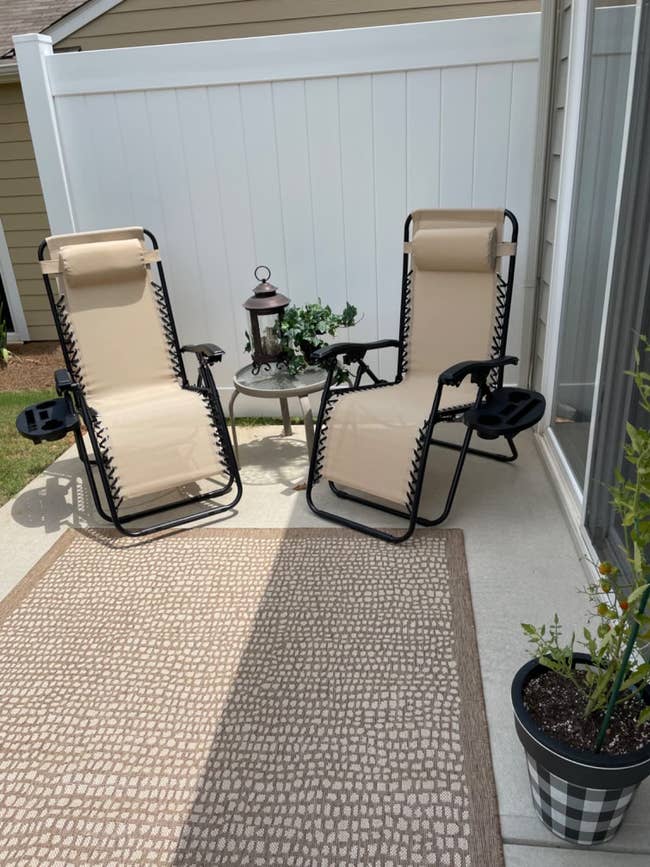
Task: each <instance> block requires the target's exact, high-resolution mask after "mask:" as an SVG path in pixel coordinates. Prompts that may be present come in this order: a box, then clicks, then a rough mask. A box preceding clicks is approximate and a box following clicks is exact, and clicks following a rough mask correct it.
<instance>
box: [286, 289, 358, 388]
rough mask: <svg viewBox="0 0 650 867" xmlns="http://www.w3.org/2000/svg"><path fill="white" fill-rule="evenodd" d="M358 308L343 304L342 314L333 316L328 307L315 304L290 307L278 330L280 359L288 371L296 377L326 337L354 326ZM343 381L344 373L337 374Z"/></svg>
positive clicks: (327, 305)
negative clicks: (281, 358) (281, 351)
mask: <svg viewBox="0 0 650 867" xmlns="http://www.w3.org/2000/svg"><path fill="white" fill-rule="evenodd" d="M356 316H357V308H356V307H355V306H354V305H353V304H349V303H348V304H346V305H345V307H344V308H343V310H342V311H341V313H334V311H333V310H332V308H331V307H330V306H329V304H325V305H323V304H321V302H320V299H318V302H316V303H312V304H304V305H303V306H302V307H297V306H293V305H290V306H289V307H287V309H286V311H285V313H284V316H283V318H282V319H281V320H280V321H279V323H278V325H277V327H278V329H279V331H280V340H281V342H282V349H283V357H284V361H285V364H286V366H287V370H288V372H289V373H290V374H292V375H295V374H298V373H300V372H301V371H303V370H304V369H305V368H306V367H308V365H309V364H310V359H311V355H312V353H313V352H314V351H315V350H316V349H318V348H319V347H321V346H325V343H326V341H325V340H324V337H325V336H329V337H334V336H335V334H336V332H337V330H338V329H339V328H351V327H352V326H353V325H356V322H357V319H356ZM340 374H341V376H342V378H343V379H345V374H344V371H342V370H341V371H340Z"/></svg>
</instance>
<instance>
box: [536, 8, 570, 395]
mask: <svg viewBox="0 0 650 867" xmlns="http://www.w3.org/2000/svg"><path fill="white" fill-rule="evenodd" d="M571 5H572V4H571V2H565V3H563V8H562V12H561V16H562V17H561V20H560V22H559V37H558V38H559V46H558V51H557V54H556V67H555V72H554V78H555V81H554V88H553V97H552V99H553V103H552V105H553V108H552V111H553V114H552V118H551V131H550V136H551V144H550V151H549V154H548V160H549V165H548V176H547V181H546V192H545V202H544V217H543V219H544V236H543V244H542V250H541V260H540V273H539V300H538V308H537V323H536V327H535V352H534V360H533V387H534V388H536V389H539V388H540V387H541V382H542V370H543V367H544V342H545V340H546V322H547V317H548V299H549V293H550V284H551V263H552V261H553V243H554V240H555V219H556V213H557V197H558V187H559V181H560V162H561V159H562V133H563V128H564V107H565V100H566V89H567V73H568V69H569V38H570V35H571Z"/></svg>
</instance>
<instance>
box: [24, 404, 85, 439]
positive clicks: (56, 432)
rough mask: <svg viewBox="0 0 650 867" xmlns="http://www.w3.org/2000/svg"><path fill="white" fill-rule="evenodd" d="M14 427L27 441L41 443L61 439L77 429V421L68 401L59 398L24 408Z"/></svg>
mask: <svg viewBox="0 0 650 867" xmlns="http://www.w3.org/2000/svg"><path fill="white" fill-rule="evenodd" d="M16 427H17V428H18V433H20V434H22V435H23V436H24V437H26V438H27V439H28V440H31V441H32V442H33V443H42V442H43V441H46V442H50V441H52V440H60V439H63V437H64V436H65V435H66V434H67V433H70V431H73V430H76V429H77V428H78V427H79V420H78V418H77V415H76V413H74V412H73V411H72V410H71V408H70V405H69V404H68V401H67V400H66V399H65V398H63V397H60V398H56V399H54V400H46V401H44V402H43V403H34V404H32V405H31V406H28V407H26V408H25V409H24V410H23V411H22V412H21V413H20V415H19V416H18V418H17V419H16Z"/></svg>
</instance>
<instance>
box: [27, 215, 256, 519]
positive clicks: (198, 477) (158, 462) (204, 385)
mask: <svg viewBox="0 0 650 867" xmlns="http://www.w3.org/2000/svg"><path fill="white" fill-rule="evenodd" d="M147 239H148V240H149V241H150V242H151V244H152V247H153V249H152V248H151V247H148V246H147V243H146V241H147ZM46 254H47V256H46ZM39 260H40V262H41V268H42V271H43V278H44V281H45V287H46V290H47V294H48V297H49V300H50V304H51V307H52V313H53V314H54V320H55V323H56V327H57V331H58V334H59V337H60V340H61V346H62V349H63V354H64V358H65V362H66V368H67V371H58V372H57V375H56V384H57V390H58V391H59V394H61V395H62V396H63V398H65V400H67V401H68V405H69V408H70V410H71V411H72V413H74V414H76V415H77V416H78V418H80V419H81V421H82V422H83V424H84V425H85V427H86V428H87V431H88V437H89V440H90V445H91V449H92V453H93V460H91V458H90V456H89V454H88V452H87V449H86V446H85V444H84V441H83V437H82V435H81V432H80V429H79V425H78V424H77V425H76V427H74V428H73V429H74V432H75V436H76V442H77V447H78V449H79V456H80V458H81V460H82V462H83V464H84V466H85V468H86V471H87V473H88V480H89V483H90V489H91V492H92V495H93V498H94V502H95V506H96V507H97V509H98V511H99V512H100V514H101V515H102V517H104V518H105V519H106V520H107V521H112V522H113V523H114V524H115V526H116V527H117V528H118V529H119V530H121V531H122V532H124V533H127V534H128V535H141V534H143V533H150V532H154V531H155V530H161V529H166V528H168V527H172V526H178V525H179V524H183V523H186V522H188V521H192V520H195V519H196V518H199V517H201V518H202V517H206V516H209V515H214V514H217V513H220V512H223V511H225V510H226V509H231V508H232V507H233V506H234V505H235V504H236V502H237V501H238V500H239V498H240V496H241V482H240V479H239V473H238V470H237V465H236V462H235V459H234V455H233V451H232V446H231V443H230V439H229V438H228V432H227V428H226V424H225V421H224V416H223V410H222V407H221V403H220V400H219V395H218V392H217V389H216V388H215V384H214V379H213V377H212V372H211V369H210V365H211V364H213V363H214V362H217V361H220V360H221V358H222V356H223V351H222V350H221V349H220V348H219V347H218V346H215V345H213V344H200V345H195V346H183V347H182V348H181V346H180V344H179V341H178V336H177V333H176V327H175V324H174V318H173V315H172V311H171V306H170V303H169V296H168V293H167V287H166V283H165V275H164V272H163V268H162V264H161V262H160V255H159V252H158V245H157V242H156V239H155V238H154V236H153V235H152V234H151V233H150V232H148V231H146V230H143V229H141V228H125V229H111V230H107V231H101V232H87V233H83V234H71V235H57V236H54V237H50V238H47V239H46V240H45V241H43V243H42V244H41V246H40V248H39ZM154 267H155V268H156V271H155V272H154V271H153V270H152V269H153V268H154ZM53 282H54V283H55V284H56V290H55V288H54V287H53V285H52V284H53ZM183 352H192V353H194V354H195V356H196V359H197V363H198V379H197V382H196V385H190V383H189V380H188V376H187V372H186V369H185V365H184V362H183V357H182V353H183ZM95 472H96V474H97V475H98V476H99V481H100V483H101V486H102V488H103V491H104V495H105V500H106V507H105V506H104V504H103V503H102V501H101V498H100V496H99V490H98V485H97V480H96V477H95ZM203 480H209V481H210V489H209V490H205V487H203V488H201V487H200V483H201V482H203ZM178 489H181V493H183V491H185V494H186V495H185V496H181V498H180V499H179V497H178V495H177V494H176V496H174V497H173V498H172V499H171V501H170V498H169V496H167V494H168V492H174V491H177V490H178ZM188 489H189V491H188ZM230 492H233V496H231V497H230V499H229V502H227V503H224V502H218V503H217V504H216V505H211V506H210V507H206V505H202V506H199V507H198V509H197V507H195V508H194V509H193V510H192V511H191V512H190V513H189V514H183V515H182V516H181V517H176V518H168V519H167V520H163V521H162V522H159V523H157V524H155V525H153V526H147V527H145V528H144V529H138V530H128V529H127V527H126V526H125V525H127V524H129V523H130V522H131V521H134V520H135V519H136V518H143V517H148V516H152V515H156V514H159V513H160V512H166V511H168V510H170V509H176V508H178V507H179V506H187V505H188V504H192V503H194V504H198V503H199V502H201V501H204V500H212V499H214V498H218V497H222V496H224V495H226V494H229V493H230ZM160 495H163V499H165V496H167V501H166V502H164V504H162V505H154V506H151V505H148V504H147V503H145V504H144V505H143V498H149V500H151V499H152V498H153V499H158V500H159V499H160ZM134 503H135V504H136V505H135V507H134V505H133V504H134ZM107 510H108V511H107Z"/></svg>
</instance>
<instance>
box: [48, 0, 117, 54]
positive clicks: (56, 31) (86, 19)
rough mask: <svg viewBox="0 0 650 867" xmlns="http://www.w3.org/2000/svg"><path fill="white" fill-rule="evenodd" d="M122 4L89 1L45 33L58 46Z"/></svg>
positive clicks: (108, 1) (104, 0)
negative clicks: (63, 40) (58, 43)
mask: <svg viewBox="0 0 650 867" xmlns="http://www.w3.org/2000/svg"><path fill="white" fill-rule="evenodd" d="M121 2H122V0H87V2H86V3H83V4H82V5H81V6H79V7H78V8H77V9H73V10H72V12H68V14H67V15H64V16H63V17H62V18H59V20H58V21H55V22H54V23H53V24H50V25H49V27H46V28H45V30H44V31H43V32H44V33H47V35H48V36H50V37H51V38H52V42H54V43H55V44H56V43H57V42H61V40H62V39H66V38H67V37H68V36H71V35H72V34H73V33H76V32H77V30H81V28H82V27H85V26H86V24H90V22H91V21H94V20H95V18H99V17H100V15H103V14H104V13H105V12H108V11H109V10H111V9H113V7H114V6H119V4H120V3H121Z"/></svg>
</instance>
